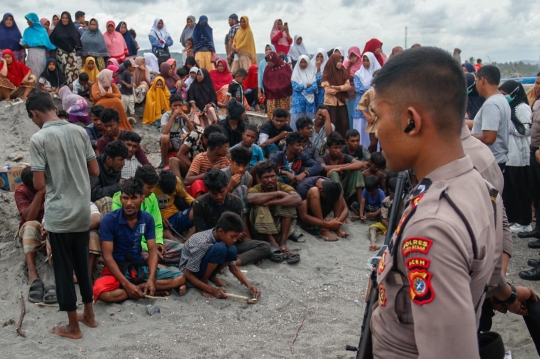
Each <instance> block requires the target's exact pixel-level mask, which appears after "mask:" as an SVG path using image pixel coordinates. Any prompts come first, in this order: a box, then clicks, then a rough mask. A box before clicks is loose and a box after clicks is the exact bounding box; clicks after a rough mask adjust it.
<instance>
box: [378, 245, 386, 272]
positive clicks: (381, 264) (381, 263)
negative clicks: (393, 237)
mask: <svg viewBox="0 0 540 359" xmlns="http://www.w3.org/2000/svg"><path fill="white" fill-rule="evenodd" d="M386 252H388V249H387V250H385V251H384V252H383V254H382V257H381V259H379V265H378V266H377V275H381V273H382V272H383V271H384V268H386V263H385V261H386Z"/></svg>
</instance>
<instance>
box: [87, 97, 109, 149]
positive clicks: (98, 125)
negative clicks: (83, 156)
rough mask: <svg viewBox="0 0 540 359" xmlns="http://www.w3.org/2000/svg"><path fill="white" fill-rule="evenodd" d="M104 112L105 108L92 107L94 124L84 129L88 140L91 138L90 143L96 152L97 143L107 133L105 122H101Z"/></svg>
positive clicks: (91, 112) (99, 106)
mask: <svg viewBox="0 0 540 359" xmlns="http://www.w3.org/2000/svg"><path fill="white" fill-rule="evenodd" d="M103 111H105V107H103V106H101V105H94V106H92V107H90V117H91V118H92V123H91V124H89V125H88V126H86V127H85V128H84V129H85V131H86V133H87V134H88V138H90V143H91V144H92V148H93V149H94V150H95V149H96V142H97V141H98V140H99V139H100V138H101V136H103V135H104V134H105V133H106V131H105V126H103V122H101V114H102V113H103Z"/></svg>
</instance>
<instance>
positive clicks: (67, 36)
mask: <svg viewBox="0 0 540 359" xmlns="http://www.w3.org/2000/svg"><path fill="white" fill-rule="evenodd" d="M64 14H66V15H67V16H68V24H67V25H64V24H62V16H64ZM50 39H51V42H52V43H53V45H55V46H56V47H58V48H59V49H61V50H63V51H66V52H73V50H78V49H81V48H82V44H81V37H80V36H79V32H78V31H77V29H76V28H75V25H74V24H73V20H71V14H70V13H69V12H67V11H64V12H63V13H62V14H61V15H60V21H58V24H56V26H55V27H54V30H53V32H52V33H51V36H50Z"/></svg>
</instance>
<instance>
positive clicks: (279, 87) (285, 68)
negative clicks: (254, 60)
mask: <svg viewBox="0 0 540 359" xmlns="http://www.w3.org/2000/svg"><path fill="white" fill-rule="evenodd" d="M266 64H267V65H266V68H265V69H264V76H263V87H264V94H265V96H266V112H267V117H268V119H269V120H270V119H272V116H273V115H274V110H275V109H276V108H284V109H286V110H289V109H290V108H291V96H292V93H293V89H292V83H291V76H292V70H291V67H290V66H289V65H287V64H286V63H284V62H283V60H282V59H281V58H280V57H279V55H278V54H276V53H275V52H274V51H272V52H270V54H268V56H266Z"/></svg>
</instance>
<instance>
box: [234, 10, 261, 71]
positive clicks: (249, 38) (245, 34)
mask: <svg viewBox="0 0 540 359" xmlns="http://www.w3.org/2000/svg"><path fill="white" fill-rule="evenodd" d="M242 19H244V20H246V25H247V26H246V28H245V29H243V28H242V26H240V27H239V28H238V31H237V32H236V35H234V39H233V43H234V44H235V46H236V49H237V50H239V51H244V52H247V53H249V54H250V55H251V56H250V57H251V63H252V64H254V63H255V62H256V61H257V51H255V39H254V38H253V31H251V26H249V18H248V17H247V16H245V15H244V16H242V17H241V18H240V20H242Z"/></svg>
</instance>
